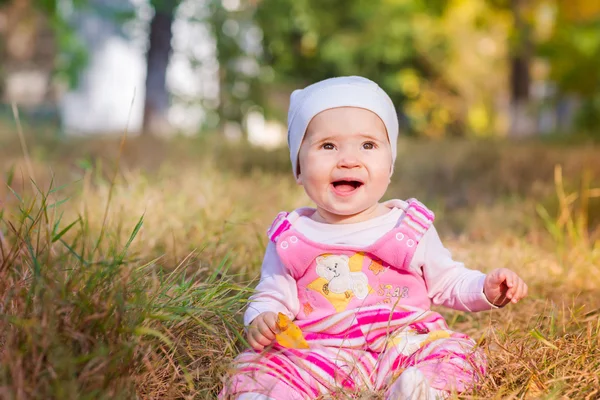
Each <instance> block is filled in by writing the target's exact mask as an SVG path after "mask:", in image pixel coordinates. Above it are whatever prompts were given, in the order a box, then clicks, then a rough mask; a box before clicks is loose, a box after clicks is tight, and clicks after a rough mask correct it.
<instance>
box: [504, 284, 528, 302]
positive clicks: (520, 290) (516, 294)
mask: <svg viewBox="0 0 600 400" xmlns="http://www.w3.org/2000/svg"><path fill="white" fill-rule="evenodd" d="M525 296H527V285H526V284H525V282H523V280H522V279H517V283H516V285H515V286H514V288H513V292H512V293H511V294H509V296H508V297H509V299H511V301H512V302H513V303H517V302H518V301H519V300H521V299H522V298H524V297H525Z"/></svg>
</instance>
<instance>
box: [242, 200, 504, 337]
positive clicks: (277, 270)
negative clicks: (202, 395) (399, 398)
mask: <svg viewBox="0 0 600 400" xmlns="http://www.w3.org/2000/svg"><path fill="white" fill-rule="evenodd" d="M389 204H390V205H389V207H390V208H391V210H390V212H388V213H386V214H384V215H381V216H379V217H376V218H373V219H370V220H367V221H363V222H357V223H352V224H326V223H321V222H316V221H314V220H312V219H310V218H309V217H306V216H302V217H300V218H298V220H296V222H295V223H294V228H295V229H297V230H298V231H299V232H300V233H302V234H303V235H304V236H305V237H307V238H308V239H310V240H312V241H315V242H320V243H324V244H337V245H349V246H356V247H367V246H369V245H370V244H372V243H374V242H375V241H376V240H377V239H379V238H380V237H381V236H383V235H384V234H385V233H387V232H388V231H390V230H391V229H393V228H394V226H395V225H396V223H397V222H398V219H399V218H400V217H401V216H402V213H404V211H403V210H402V209H401V208H399V207H394V206H393V204H397V203H393V202H389ZM410 269H411V270H413V271H414V272H415V273H416V274H418V275H419V276H421V277H422V278H423V279H424V280H425V284H426V286H427V294H428V296H429V298H430V299H431V301H432V303H433V304H435V305H443V306H446V307H449V308H453V309H455V310H461V311H472V312H474V311H482V310H489V309H492V308H496V306H494V305H493V304H491V303H490V302H489V301H488V299H487V298H486V296H485V294H484V293H483V282H484V279H485V274H483V273H482V272H479V271H475V270H471V269H468V268H465V266H464V264H462V263H460V262H457V261H454V260H453V259H452V255H451V253H450V251H448V249H446V248H445V247H444V246H443V244H442V242H441V240H440V237H439V235H438V233H437V231H436V229H435V227H433V226H431V228H430V229H429V230H428V231H427V232H426V233H425V234H424V235H423V237H422V238H421V241H420V242H419V244H418V246H417V248H416V250H415V253H414V256H413V259H412V261H411V263H410ZM266 311H272V312H275V313H277V312H282V313H284V314H286V315H287V316H288V317H290V318H294V317H295V316H296V315H297V314H298V313H299V311H300V302H299V300H298V292H297V286H296V281H295V280H294V278H293V277H292V276H291V275H290V273H289V272H288V271H287V269H286V267H285V266H284V265H283V263H282V262H281V260H280V258H279V256H278V254H277V250H276V248H275V244H274V243H272V242H269V244H268V246H267V249H266V252H265V257H264V259H263V263H262V268H261V278H260V282H259V284H258V286H257V287H256V293H255V294H254V295H252V296H251V297H250V304H249V305H248V308H247V309H246V313H245V314H244V324H245V325H249V324H250V322H252V320H254V318H256V317H257V316H258V315H259V314H261V313H263V312H266Z"/></svg>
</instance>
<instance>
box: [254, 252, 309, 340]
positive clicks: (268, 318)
mask: <svg viewBox="0 0 600 400" xmlns="http://www.w3.org/2000/svg"><path fill="white" fill-rule="evenodd" d="M299 311H300V303H299V301H298V291H297V286H296V281H295V280H294V278H293V277H292V276H291V275H290V274H289V272H288V271H287V269H286V268H285V266H284V265H283V263H282V262H281V260H280V259H279V256H278V255H277V250H276V248H275V245H274V244H273V243H272V242H269V244H268V245H267V250H266V252H265V257H264V259H263V264H262V267H261V276H260V282H259V283H258V285H257V286H256V292H255V294H253V295H252V296H250V304H249V305H248V308H247V309H246V313H245V314H244V325H246V326H248V343H249V344H250V345H251V346H252V347H253V348H254V349H256V350H262V348H264V346H266V345H268V344H270V343H271V342H272V341H273V340H274V339H275V331H276V327H275V322H276V320H277V313H278V312H281V313H283V314H285V315H287V316H288V317H289V318H290V319H294V318H295V316H296V314H298V312H299Z"/></svg>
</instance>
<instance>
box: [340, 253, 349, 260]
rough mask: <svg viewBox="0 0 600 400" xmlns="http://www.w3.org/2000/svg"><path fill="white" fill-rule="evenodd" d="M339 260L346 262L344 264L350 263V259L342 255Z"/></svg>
mask: <svg viewBox="0 0 600 400" xmlns="http://www.w3.org/2000/svg"><path fill="white" fill-rule="evenodd" d="M340 258H341V259H342V260H344V261H346V262H348V261H350V257H348V256H347V255H344V254H342V255H341V256H340Z"/></svg>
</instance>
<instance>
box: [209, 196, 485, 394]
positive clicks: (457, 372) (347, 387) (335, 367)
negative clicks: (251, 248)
mask: <svg viewBox="0 0 600 400" xmlns="http://www.w3.org/2000/svg"><path fill="white" fill-rule="evenodd" d="M300 215H302V209H300V210H298V211H295V212H292V213H290V214H287V213H280V214H279V215H278V217H277V218H276V220H275V221H274V223H273V225H272V227H271V229H269V237H270V239H271V240H272V241H273V242H274V243H275V244H276V245H277V253H278V255H279V257H280V258H281V260H282V262H283V264H284V265H285V266H286V268H288V269H289V271H290V273H291V275H292V276H293V277H294V278H295V280H296V282H297V287H298V298H299V300H300V312H299V313H298V315H297V316H296V320H295V322H296V324H297V325H298V326H299V327H300V328H301V329H302V331H303V333H304V336H305V338H306V340H307V342H308V343H309V345H310V348H309V349H306V350H301V349H286V348H283V347H281V346H279V345H278V344H277V343H275V344H274V345H273V346H272V347H270V348H267V349H265V350H264V351H263V352H257V351H254V350H248V351H245V352H243V353H242V354H240V355H239V356H238V357H237V358H236V359H235V371H234V373H233V376H232V377H231V378H230V379H229V380H228V382H226V384H225V387H224V388H223V391H222V392H221V394H220V396H219V397H220V398H221V399H234V398H236V397H237V396H239V395H240V394H242V393H261V394H265V395H266V396H268V397H270V398H272V399H277V400H301V399H302V400H305V399H315V398H317V397H318V396H320V395H323V394H328V393H334V392H336V391H340V390H343V391H345V392H352V391H362V390H371V391H379V390H386V389H388V388H389V386H390V385H391V384H392V383H393V382H394V381H395V380H396V378H398V376H399V375H400V374H401V373H402V372H403V371H404V370H405V369H407V368H410V367H416V368H417V369H418V370H419V371H420V372H421V373H422V374H423V375H424V376H425V377H426V379H427V381H428V383H429V385H430V386H431V387H432V388H435V389H438V390H443V391H447V392H463V391H465V390H468V389H469V388H471V387H473V385H474V384H475V383H476V382H477V381H478V379H479V377H480V376H482V375H483V374H484V373H485V359H484V357H483V355H482V354H481V352H480V351H479V350H477V349H476V348H475V342H474V341H473V340H472V339H470V338H469V337H467V336H466V335H464V334H460V333H456V332H453V331H450V330H449V329H448V325H447V324H446V322H445V321H444V319H443V318H442V316H441V315H440V314H438V313H436V312H433V311H431V310H430V306H431V301H430V299H429V297H428V295H427V288H426V285H425V281H424V280H423V278H422V277H421V276H419V275H418V274H417V273H415V272H413V271H411V270H410V269H409V265H410V261H411V259H412V257H413V254H414V252H415V249H416V247H417V244H418V243H419V240H420V239H421V238H422V236H423V234H424V233H425V232H426V231H427V229H429V227H430V226H431V224H432V222H433V213H432V212H431V211H429V210H428V209H427V208H425V207H424V206H423V205H422V204H421V203H419V202H417V201H416V200H411V201H409V205H408V207H407V209H406V210H405V212H404V213H403V214H402V217H401V218H400V219H399V221H398V223H397V224H396V226H395V227H394V229H392V230H390V231H389V232H387V233H386V234H385V235H383V236H382V237H381V238H379V239H378V240H377V241H376V242H375V243H373V244H372V245H370V246H368V247H366V248H354V247H349V246H343V245H323V244H321V243H316V242H314V241H311V240H309V239H308V238H306V237H305V236H303V235H302V234H301V233H300V232H298V231H297V230H296V229H294V221H295V220H296V219H297V218H298V217H299V216H300ZM413 369H414V368H413Z"/></svg>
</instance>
